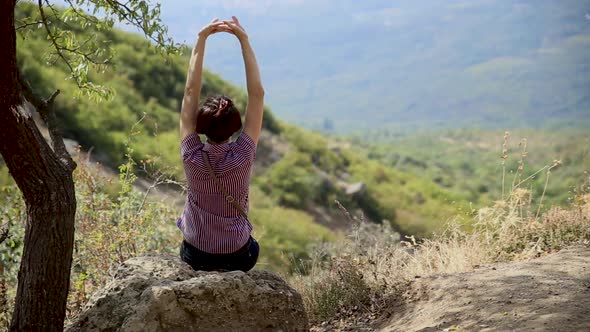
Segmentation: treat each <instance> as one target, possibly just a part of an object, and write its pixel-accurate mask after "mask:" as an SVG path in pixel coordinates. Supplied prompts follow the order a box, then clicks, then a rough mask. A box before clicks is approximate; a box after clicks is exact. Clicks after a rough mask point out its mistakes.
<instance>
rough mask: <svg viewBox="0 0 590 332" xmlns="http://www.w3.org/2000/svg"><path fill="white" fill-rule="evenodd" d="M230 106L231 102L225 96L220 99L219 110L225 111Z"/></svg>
mask: <svg viewBox="0 0 590 332" xmlns="http://www.w3.org/2000/svg"><path fill="white" fill-rule="evenodd" d="M228 106H229V102H228V101H227V100H225V99H223V98H221V99H219V111H221V112H223V111H225V109H226V108H227V107H228Z"/></svg>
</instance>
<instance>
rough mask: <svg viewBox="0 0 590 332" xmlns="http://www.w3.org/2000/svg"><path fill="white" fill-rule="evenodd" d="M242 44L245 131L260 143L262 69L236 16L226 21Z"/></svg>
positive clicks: (262, 99) (262, 101)
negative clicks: (244, 78) (246, 95)
mask: <svg viewBox="0 0 590 332" xmlns="http://www.w3.org/2000/svg"><path fill="white" fill-rule="evenodd" d="M224 22H225V24H226V25H227V27H229V29H230V30H231V31H230V32H231V33H233V34H234V35H235V36H236V37H237V38H238V40H239V41H240V44H241V46H242V56H243V57H244V65H245V67H246V85H247V89H248V105H247V106H246V121H245V124H244V131H245V132H246V134H248V136H250V138H252V140H254V143H258V139H259V138H260V131H261V130H262V113H263V111H264V88H263V87H262V80H261V79H260V70H259V69H258V63H256V56H255V55H254V50H253V49H252V46H251V45H250V42H249V40H248V35H247V34H246V31H245V30H244V28H243V27H242V26H241V25H240V22H239V21H238V19H237V18H236V17H235V16H232V20H231V21H224Z"/></svg>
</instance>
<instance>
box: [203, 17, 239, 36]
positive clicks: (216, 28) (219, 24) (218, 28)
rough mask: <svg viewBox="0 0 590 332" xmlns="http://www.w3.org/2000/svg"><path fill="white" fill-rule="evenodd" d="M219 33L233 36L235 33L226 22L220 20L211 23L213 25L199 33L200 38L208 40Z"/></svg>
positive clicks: (208, 25) (207, 26)
mask: <svg viewBox="0 0 590 332" xmlns="http://www.w3.org/2000/svg"><path fill="white" fill-rule="evenodd" d="M218 32H229V33H232V34H233V31H232V30H231V29H230V28H229V27H228V26H227V24H226V23H225V21H220V20H219V19H218V18H216V19H214V20H213V21H211V23H209V24H207V25H206V26H204V27H203V28H202V29H201V31H199V37H201V38H207V37H209V36H210V35H212V34H215V33H218Z"/></svg>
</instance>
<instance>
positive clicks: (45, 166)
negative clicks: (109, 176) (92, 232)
mask: <svg viewBox="0 0 590 332" xmlns="http://www.w3.org/2000/svg"><path fill="white" fill-rule="evenodd" d="M14 6H15V0H0V41H1V42H0V45H2V47H0V59H1V60H0V153H1V154H2V157H3V158H4V161H5V162H6V165H7V166H8V169H9V171H10V174H11V175H12V177H13V178H14V180H15V182H16V184H17V185H18V187H19V189H20V190H21V192H22V194H23V198H24V200H25V203H26V207H27V219H26V228H25V232H26V233H25V241H24V249H23V257H22V261H21V266H20V271H19V274H18V289H17V295H16V305H15V311H14V314H13V316H12V322H11V326H10V330H11V331H62V330H63V323H64V318H65V310H66V301H67V295H68V290H69V278H70V266H71V263H72V248H73V241H74V216H75V211H76V198H75V194H74V182H73V178H72V171H73V168H74V167H75V166H73V165H75V164H73V162H69V161H71V159H69V161H68V158H69V155H68V156H67V157H66V156H63V155H59V153H56V152H58V150H57V149H56V148H55V147H56V143H57V141H56V139H55V137H54V135H52V143H53V146H54V148H53V150H52V149H51V147H50V146H49V145H48V144H47V142H46V141H45V139H44V138H43V136H42V135H41V133H40V132H39V130H38V129H37V127H36V125H35V123H34V121H33V117H32V114H31V112H32V110H33V107H32V106H31V104H29V103H27V101H29V102H31V103H33V104H34V105H35V107H36V108H37V111H39V112H40V113H41V115H42V116H43V118H44V119H45V120H46V121H47V118H49V119H52V117H53V114H50V113H48V112H50V111H51V103H52V101H53V97H55V95H56V94H54V96H52V98H50V99H49V100H45V101H42V100H40V99H37V100H31V99H34V98H31V96H32V94H31V91H30V88H28V86H25V85H23V84H22V83H21V78H20V76H19V71H18V66H17V63H16V33H15V29H14ZM25 96H26V98H27V99H25ZM39 106H43V107H42V108H46V109H39V108H40V107H39ZM48 125H49V123H48ZM50 131H51V128H50ZM60 143H61V145H62V146H63V141H61V142H60Z"/></svg>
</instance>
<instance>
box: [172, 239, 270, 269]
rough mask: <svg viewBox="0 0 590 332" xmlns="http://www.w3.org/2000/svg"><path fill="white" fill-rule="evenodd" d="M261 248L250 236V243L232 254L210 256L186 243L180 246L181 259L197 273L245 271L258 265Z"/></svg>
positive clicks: (183, 242)
mask: <svg viewBox="0 0 590 332" xmlns="http://www.w3.org/2000/svg"><path fill="white" fill-rule="evenodd" d="M259 252H260V246H259V245H258V242H256V240H255V239H254V238H253V237H251V236H250V239H248V242H246V244H245V245H244V246H243V247H242V248H240V249H238V250H237V251H236V252H233V253H231V254H210V253H207V252H204V251H202V250H199V249H197V248H195V247H194V246H192V245H191V244H190V243H188V242H186V241H182V245H181V246H180V258H181V259H182V260H183V261H184V262H186V263H187V264H188V265H190V266H191V267H192V268H193V270H195V271H236V270H240V271H244V272H247V271H249V270H250V269H252V268H253V267H254V265H256V261H258V254H259Z"/></svg>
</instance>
